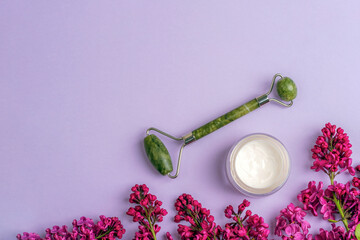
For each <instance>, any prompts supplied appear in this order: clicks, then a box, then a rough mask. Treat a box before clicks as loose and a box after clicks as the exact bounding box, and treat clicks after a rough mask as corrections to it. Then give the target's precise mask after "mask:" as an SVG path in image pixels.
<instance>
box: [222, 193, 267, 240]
mask: <svg viewBox="0 0 360 240" xmlns="http://www.w3.org/2000/svg"><path fill="white" fill-rule="evenodd" d="M249 206H250V202H249V201H247V200H246V199H244V201H243V202H242V203H241V204H240V205H239V206H238V210H237V212H235V211H234V208H233V206H231V205H229V206H228V207H227V208H226V209H225V211H224V213H225V217H227V218H229V219H233V220H234V222H232V223H227V224H226V225H225V229H224V230H223V238H224V239H225V240H231V239H239V240H240V239H244V240H249V239H259V240H265V239H267V237H268V235H269V233H270V230H269V225H268V224H267V223H265V222H264V219H263V218H262V217H259V216H258V215H257V214H252V212H251V211H250V210H247V211H246V212H245V216H244V217H241V215H242V213H243V212H244V211H245V209H246V208H247V207H249Z"/></svg>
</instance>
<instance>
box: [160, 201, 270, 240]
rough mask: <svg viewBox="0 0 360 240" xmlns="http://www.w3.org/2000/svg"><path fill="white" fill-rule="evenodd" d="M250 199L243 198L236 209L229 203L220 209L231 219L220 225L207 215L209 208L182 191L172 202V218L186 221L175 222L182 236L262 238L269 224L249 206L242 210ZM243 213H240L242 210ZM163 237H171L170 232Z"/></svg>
mask: <svg viewBox="0 0 360 240" xmlns="http://www.w3.org/2000/svg"><path fill="white" fill-rule="evenodd" d="M249 205H250V202H249V201H247V200H244V201H243V202H242V203H241V204H240V205H239V206H238V210H237V212H235V211H234V208H233V207H232V206H231V205H229V206H228V207H226V209H225V211H224V213H225V217H226V218H229V219H232V220H233V221H234V222H231V223H227V224H226V225H225V228H224V229H222V228H221V227H220V226H219V225H217V224H216V223H215V222H214V217H213V216H212V215H210V210H208V209H206V208H204V207H202V205H201V203H199V202H198V201H197V200H195V199H194V198H193V197H192V196H191V195H189V194H183V195H181V196H179V197H178V199H177V200H176V202H175V209H176V210H177V212H178V213H177V215H176V216H175V217H174V221H175V222H177V223H180V222H182V221H184V222H188V223H190V225H183V224H179V225H178V233H179V235H180V239H182V240H193V239H196V240H207V239H218V240H250V239H253V240H265V239H267V236H268V235H269V233H270V231H269V229H268V228H269V225H268V224H266V223H265V222H264V219H263V218H262V217H259V216H258V215H257V214H252V212H251V211H250V210H247V211H246V212H245V209H246V208H247V207H249ZM244 212H245V216H244V217H242V216H241V215H242V213H244ZM166 236H167V239H168V240H173V238H172V236H171V235H170V233H167V235H166Z"/></svg>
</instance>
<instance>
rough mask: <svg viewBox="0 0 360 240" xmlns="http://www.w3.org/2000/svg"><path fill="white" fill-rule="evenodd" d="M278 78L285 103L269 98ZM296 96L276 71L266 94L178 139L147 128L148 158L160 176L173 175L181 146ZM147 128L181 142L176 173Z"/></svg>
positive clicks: (160, 145)
mask: <svg viewBox="0 0 360 240" xmlns="http://www.w3.org/2000/svg"><path fill="white" fill-rule="evenodd" d="M277 79H279V80H278V81H277V84H276V89H277V92H278V95H279V97H280V98H281V99H282V100H284V101H287V103H286V102H282V101H280V100H278V99H274V98H269V94H270V93H271V92H272V90H273V88H274V84H275V81H276V80H277ZM296 95H297V88H296V85H295V83H294V82H293V81H292V80H291V79H290V78H288V77H283V76H281V75H280V74H276V75H275V76H274V77H273V80H272V83H271V87H270V90H269V91H268V92H267V93H265V94H263V95H261V96H260V97H257V98H255V99H253V100H251V101H249V102H247V103H245V104H243V105H241V106H240V107H238V108H235V109H234V110H232V111H230V112H228V113H225V114H224V115H222V116H220V117H218V118H216V119H215V120H213V121H211V122H209V123H207V124H205V125H203V126H201V127H199V128H197V129H195V130H194V131H192V132H191V133H189V134H186V135H185V136H183V137H180V138H177V137H174V136H171V135H170V134H167V133H165V132H163V131H161V130H159V129H156V128H149V129H148V130H147V131H146V134H147V136H146V137H145V139H144V146H145V151H146V155H147V157H148V158H149V160H150V162H151V163H152V165H153V166H154V167H155V168H156V170H158V171H159V172H160V173H161V174H162V175H168V176H169V177H170V178H176V177H177V176H178V175H179V171H180V163H181V155H182V152H183V149H184V147H185V146H186V145H188V144H190V143H192V142H194V141H196V140H199V139H200V138H202V137H205V136H206V135H208V134H210V133H212V132H214V131H215V130H218V129H219V128H221V127H223V126H225V125H227V124H228V123H230V122H232V121H234V120H236V119H238V118H240V117H242V116H244V115H246V114H248V113H249V112H251V111H253V110H255V109H257V108H259V107H261V106H263V105H264V104H266V103H268V102H270V101H272V102H275V103H278V104H281V105H283V106H285V107H291V106H292V104H293V101H292V100H293V99H295V97H296ZM150 131H155V132H158V133H160V134H162V135H164V136H166V137H169V138H171V139H173V140H176V141H181V142H182V143H183V144H182V146H181V148H180V152H179V157H178V162H177V169H176V173H175V175H171V174H170V173H171V172H172V171H173V165H172V161H171V157H170V154H169V152H168V150H167V149H166V147H165V145H164V144H163V142H162V141H161V140H160V139H159V138H158V137H157V136H155V135H154V134H150Z"/></svg>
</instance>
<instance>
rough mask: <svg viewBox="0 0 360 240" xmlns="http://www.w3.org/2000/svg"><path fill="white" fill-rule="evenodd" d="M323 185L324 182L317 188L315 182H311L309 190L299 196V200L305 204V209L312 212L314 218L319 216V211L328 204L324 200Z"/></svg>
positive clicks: (303, 191)
mask: <svg viewBox="0 0 360 240" xmlns="http://www.w3.org/2000/svg"><path fill="white" fill-rule="evenodd" d="M323 185H324V184H323V182H319V183H318V186H316V183H315V181H310V182H309V184H308V188H307V189H304V190H302V191H301V193H300V194H299V195H298V196H297V199H298V200H299V201H300V202H302V203H303V204H304V205H303V209H304V210H309V211H311V213H312V214H313V215H314V216H317V215H318V209H319V208H320V207H322V206H323V205H324V204H326V202H327V201H326V200H325V198H324V192H325V191H324V190H323Z"/></svg>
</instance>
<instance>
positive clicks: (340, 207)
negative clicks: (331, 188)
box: [329, 172, 349, 232]
mask: <svg viewBox="0 0 360 240" xmlns="http://www.w3.org/2000/svg"><path fill="white" fill-rule="evenodd" d="M329 176H330V181H331V185H334V178H335V176H334V173H333V172H331V173H330V175H329ZM333 201H334V203H335V205H336V207H337V209H338V211H339V213H340V216H341V221H342V222H343V224H344V226H345V228H346V231H347V232H349V225H348V221H347V218H346V217H345V214H344V209H343V208H342V206H341V203H340V200H339V199H337V197H336V195H335V193H334V192H333Z"/></svg>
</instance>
